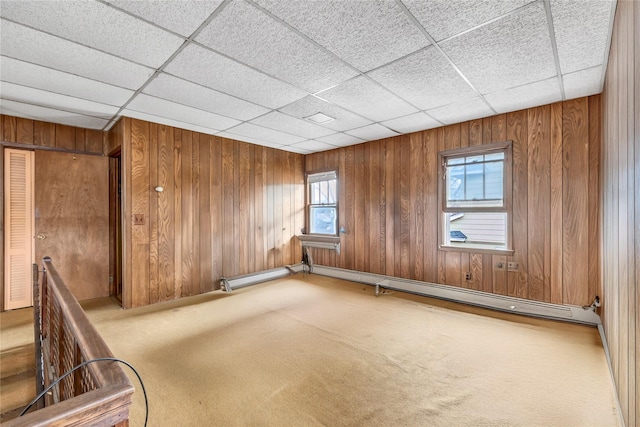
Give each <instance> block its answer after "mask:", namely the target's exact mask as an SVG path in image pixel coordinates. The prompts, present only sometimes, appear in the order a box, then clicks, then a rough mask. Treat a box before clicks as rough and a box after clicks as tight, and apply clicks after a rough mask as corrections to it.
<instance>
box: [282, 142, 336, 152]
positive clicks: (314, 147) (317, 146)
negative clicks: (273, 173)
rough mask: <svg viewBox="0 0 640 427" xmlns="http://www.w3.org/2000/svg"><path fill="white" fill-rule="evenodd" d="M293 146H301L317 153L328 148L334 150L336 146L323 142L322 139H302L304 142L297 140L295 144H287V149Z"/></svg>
mask: <svg viewBox="0 0 640 427" xmlns="http://www.w3.org/2000/svg"><path fill="white" fill-rule="evenodd" d="M283 148H284V147H283ZM291 148H294V149H295V148H301V149H303V150H307V151H309V152H311V153H315V152H318V151H327V150H333V149H335V148H336V147H335V146H333V145H330V144H327V143H325V142H321V141H314V140H309V141H302V142H297V143H295V144H290V145H287V146H286V149H287V150H289V149H291Z"/></svg>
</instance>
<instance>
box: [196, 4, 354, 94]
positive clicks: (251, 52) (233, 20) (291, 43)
mask: <svg viewBox="0 0 640 427" xmlns="http://www.w3.org/2000/svg"><path fill="white" fill-rule="evenodd" d="M196 41H198V42H200V43H202V44H204V45H206V46H209V47H211V48H213V49H215V50H217V51H219V52H221V53H224V54H225V55H229V56H230V57H232V58H235V59H237V60H239V61H241V62H243V63H245V64H248V65H251V66H252V67H255V68H257V69H259V70H262V71H264V72H265V73H267V74H269V75H272V76H275V77H277V78H279V79H282V80H284V81H287V82H289V83H291V84H293V85H295V86H297V87H299V88H302V89H304V90H307V91H310V92H317V91H320V90H323V89H326V88H328V87H331V86H335V85H336V84H338V83H340V82H343V81H345V80H347V79H348V78H350V77H353V76H355V75H356V74H357V72H356V71H355V70H354V69H352V68H350V67H349V66H347V65H346V64H344V63H343V62H342V61H340V60H339V59H337V58H336V57H334V56H333V55H331V54H330V53H328V52H326V51H325V50H324V49H321V48H320V47H318V46H316V45H314V44H313V43H311V42H309V41H308V40H307V39H305V38H304V37H302V36H300V35H299V34H297V33H296V32H294V31H293V30H291V29H290V28H287V27H285V26H284V25H282V24H281V23H280V22H278V21H276V20H274V19H273V18H271V17H269V16H268V15H266V14H265V13H263V12H261V11H258V10H257V9H256V8H255V7H253V6H251V5H249V4H248V3H246V2H243V1H238V2H233V3H231V4H229V5H228V6H227V7H226V8H225V9H224V10H223V11H222V12H221V13H220V14H218V15H217V16H216V17H215V18H214V19H213V20H212V21H211V23H210V24H209V25H208V26H207V27H206V28H205V29H204V30H203V31H202V32H201V33H200V34H199V35H198V37H196Z"/></svg>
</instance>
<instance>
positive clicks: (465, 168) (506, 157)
mask: <svg viewBox="0 0 640 427" xmlns="http://www.w3.org/2000/svg"><path fill="white" fill-rule="evenodd" d="M438 158H439V162H438V163H439V178H440V179H439V188H438V196H439V199H440V215H439V240H440V248H441V249H454V250H468V251H480V252H484V251H488V252H499V253H503V252H512V243H511V186H512V184H511V183H512V177H511V170H512V163H511V162H512V143H511V141H506V142H499V143H493V144H485V145H479V146H474V147H466V148H460V149H455V150H448V151H442V152H440V153H439V154H438Z"/></svg>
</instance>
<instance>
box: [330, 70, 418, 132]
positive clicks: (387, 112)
mask: <svg viewBox="0 0 640 427" xmlns="http://www.w3.org/2000/svg"><path fill="white" fill-rule="evenodd" d="M318 96H319V97H321V98H324V99H326V100H329V101H331V102H334V103H336V104H338V105H339V106H341V107H344V108H346V109H348V110H350V111H353V112H355V113H357V114H360V115H362V116H364V117H366V118H368V119H371V120H373V121H375V122H377V121H382V120H389V119H393V118H396V117H400V116H405V115H407V114H410V113H415V112H417V111H418V110H417V109H416V108H414V107H412V106H411V105H409V104H408V103H406V102H405V101H403V100H402V99H400V98H398V97H397V96H395V95H394V94H392V93H391V92H389V91H387V90H385V89H384V88H382V87H380V86H379V85H377V84H376V83H374V82H373V81H371V80H370V79H368V78H367V77H357V78H355V79H351V80H349V81H348V82H345V83H342V84H341V85H339V86H336V87H334V88H331V89H329V90H326V91H324V92H321V93H319V94H318Z"/></svg>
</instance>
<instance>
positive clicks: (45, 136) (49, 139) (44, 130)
mask: <svg viewBox="0 0 640 427" xmlns="http://www.w3.org/2000/svg"><path fill="white" fill-rule="evenodd" d="M5 126H6V125H5ZM5 132H6V131H5ZM33 143H34V144H35V145H42V146H45V147H55V146H56V125H55V124H54V123H49V122H40V121H35V122H33Z"/></svg>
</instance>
